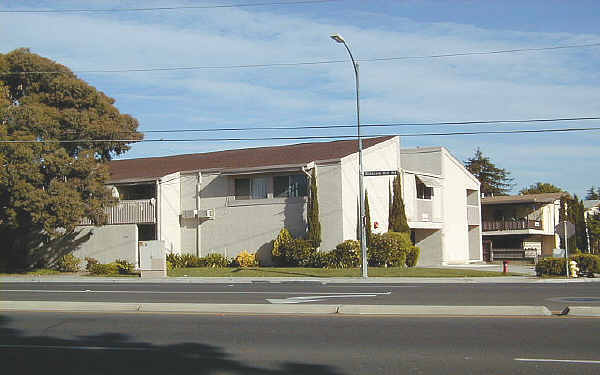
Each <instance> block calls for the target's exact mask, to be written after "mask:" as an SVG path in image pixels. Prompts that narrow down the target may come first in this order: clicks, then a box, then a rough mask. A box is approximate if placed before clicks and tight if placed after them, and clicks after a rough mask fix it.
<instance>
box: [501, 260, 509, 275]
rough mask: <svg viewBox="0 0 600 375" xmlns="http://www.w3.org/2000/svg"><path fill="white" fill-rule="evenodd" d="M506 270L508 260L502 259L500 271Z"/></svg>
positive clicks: (504, 271) (505, 271)
mask: <svg viewBox="0 0 600 375" xmlns="http://www.w3.org/2000/svg"><path fill="white" fill-rule="evenodd" d="M507 272H508V260H503V261H502V273H507Z"/></svg>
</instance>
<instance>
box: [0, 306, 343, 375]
mask: <svg viewBox="0 0 600 375" xmlns="http://www.w3.org/2000/svg"><path fill="white" fill-rule="evenodd" d="M9 322H10V319H9V318H8V317H6V316H2V315H0V363H1V364H2V371H3V372H4V373H6V374H40V373H41V374H44V373H60V374H79V375H80V374H86V375H87V374H102V375H105V374H114V373H125V374H128V375H136V374H140V375H141V374H144V375H147V374H163V375H171V374H194V375H203V374H206V375H208V374H236V375H237V374H249V375H258V374H266V375H301V374H311V375H342V372H340V371H339V370H337V369H335V368H333V367H330V366H324V365H314V364H308V363H301V362H283V363H282V364H281V365H280V367H279V368H276V369H267V368H260V367H256V366H253V365H251V364H247V363H244V362H242V361H239V360H236V359H234V358H232V356H231V355H229V354H228V353H226V352H225V351H224V350H222V349H221V348H219V347H217V346H213V345H208V344H199V343H185V342H184V343H180V344H174V345H164V346H161V345H154V344H152V343H147V342H135V341H131V340H130V338H129V336H128V335H126V334H122V333H110V332H107V333H104V334H100V335H93V336H82V337H79V338H77V339H63V338H56V337H50V336H25V335H23V334H22V332H21V331H20V330H17V329H14V328H8V327H6V325H7V324H8V323H9Z"/></svg>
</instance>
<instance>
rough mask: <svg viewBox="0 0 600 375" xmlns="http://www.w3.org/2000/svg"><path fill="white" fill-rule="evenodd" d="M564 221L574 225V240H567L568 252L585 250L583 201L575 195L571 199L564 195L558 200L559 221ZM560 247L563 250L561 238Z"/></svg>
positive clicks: (585, 235) (586, 241) (585, 236)
mask: <svg viewBox="0 0 600 375" xmlns="http://www.w3.org/2000/svg"><path fill="white" fill-rule="evenodd" d="M565 220H566V221H568V222H570V223H573V224H574V225H575V235H574V238H570V239H569V251H574V250H575V249H579V250H580V251H585V250H587V243H588V240H587V234H586V221H585V207H584V205H583V200H580V199H579V198H578V197H577V195H574V196H573V197H572V198H571V197H570V196H567V195H565V196H563V197H561V199H560V221H565ZM560 246H561V248H564V242H563V238H562V237H561V245H560Z"/></svg>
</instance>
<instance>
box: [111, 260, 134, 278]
mask: <svg viewBox="0 0 600 375" xmlns="http://www.w3.org/2000/svg"><path fill="white" fill-rule="evenodd" d="M115 263H116V264H117V269H118V271H119V273H120V274H121V275H131V274H132V273H133V270H134V269H135V265H133V263H129V262H128V261H126V260H125V259H117V260H115Z"/></svg>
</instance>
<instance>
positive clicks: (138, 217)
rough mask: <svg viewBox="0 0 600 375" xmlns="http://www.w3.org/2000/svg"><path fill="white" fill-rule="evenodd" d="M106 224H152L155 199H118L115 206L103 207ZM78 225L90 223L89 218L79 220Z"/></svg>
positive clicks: (154, 219) (154, 221)
mask: <svg viewBox="0 0 600 375" xmlns="http://www.w3.org/2000/svg"><path fill="white" fill-rule="evenodd" d="M104 212H105V213H106V215H107V221H106V224H107V225H110V224H154V223H156V200H155V199H138V200H125V201H120V202H119V203H117V204H116V205H115V206H112V207H107V208H105V209H104ZM80 225H92V222H91V221H90V220H89V219H83V220H81V224H80Z"/></svg>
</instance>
